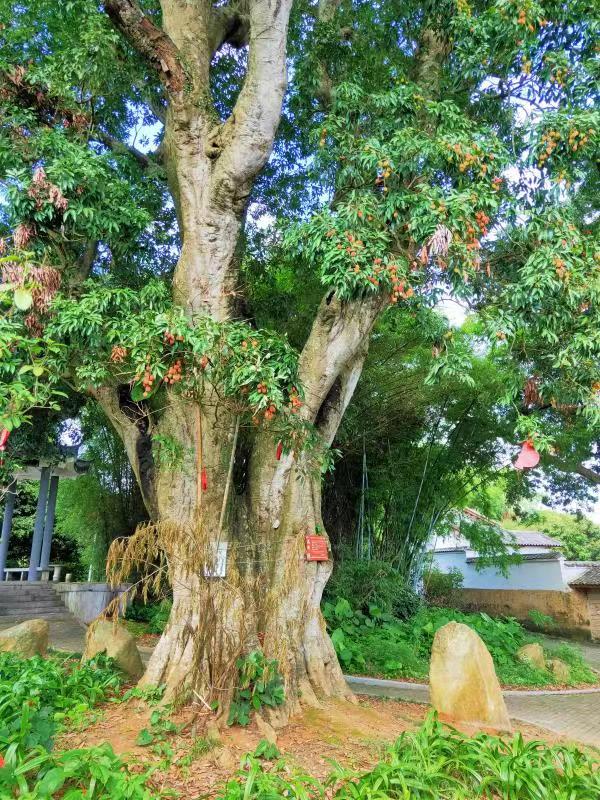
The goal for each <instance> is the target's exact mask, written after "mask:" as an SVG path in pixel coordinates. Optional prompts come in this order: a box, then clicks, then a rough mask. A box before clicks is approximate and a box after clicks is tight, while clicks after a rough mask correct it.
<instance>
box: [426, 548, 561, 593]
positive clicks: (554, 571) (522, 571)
mask: <svg viewBox="0 0 600 800" xmlns="http://www.w3.org/2000/svg"><path fill="white" fill-rule="evenodd" d="M538 552H539V551H538ZM433 564H434V566H435V567H437V569H439V570H440V571H441V572H449V571H450V570H451V569H452V568H457V569H459V570H460V572H461V573H462V574H463V578H464V582H463V587H464V588H465V589H542V590H544V589H545V590H547V591H559V592H561V591H567V590H568V586H567V583H566V580H565V578H564V576H563V572H562V568H561V567H562V564H561V561H524V562H523V563H522V564H514V565H512V566H510V568H509V576H508V578H505V577H504V576H503V575H502V574H501V573H499V572H497V570H496V569H495V568H494V567H487V568H485V569H482V570H479V571H478V570H476V569H475V564H473V563H471V564H469V563H467V559H466V555H465V553H464V552H462V551H458V552H456V551H455V552H453V553H434V554H433Z"/></svg>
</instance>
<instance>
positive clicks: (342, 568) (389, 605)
mask: <svg viewBox="0 0 600 800" xmlns="http://www.w3.org/2000/svg"><path fill="white" fill-rule="evenodd" d="M338 597H345V598H346V600H348V601H349V603H350V604H351V606H352V607H353V608H355V609H357V610H359V611H362V612H363V613H365V614H366V613H368V612H369V608H370V607H372V606H376V607H377V608H379V609H380V610H381V611H382V612H383V613H384V614H394V616H396V617H398V619H407V618H408V617H410V616H412V615H413V614H414V613H415V612H416V611H417V609H418V608H419V606H420V605H421V601H420V600H419V597H418V595H417V594H416V593H415V592H414V591H413V590H412V589H411V588H410V586H407V585H406V582H405V581H404V579H403V578H402V576H401V575H400V573H399V572H397V571H396V570H395V569H394V568H393V567H392V566H390V564H388V563H387V562H385V561H355V560H352V559H344V561H341V562H339V563H338V564H336V566H335V568H334V570H333V575H332V576H331V578H330V579H329V583H328V584H327V586H326V587H325V599H326V600H329V601H332V600H335V599H336V598H338Z"/></svg>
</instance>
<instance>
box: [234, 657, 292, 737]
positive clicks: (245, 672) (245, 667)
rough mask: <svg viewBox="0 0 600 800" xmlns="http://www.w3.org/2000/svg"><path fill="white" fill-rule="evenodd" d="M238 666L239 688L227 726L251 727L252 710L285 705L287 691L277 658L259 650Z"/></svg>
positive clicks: (238, 663)
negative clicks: (267, 655)
mask: <svg viewBox="0 0 600 800" xmlns="http://www.w3.org/2000/svg"><path fill="white" fill-rule="evenodd" d="M236 666H237V669H238V680H237V684H238V685H237V688H236V690H235V693H234V695H233V699H232V701H231V705H230V707H229V717H228V719H227V724H228V725H234V724H236V723H237V724H238V725H248V723H249V722H250V714H251V713H252V712H253V711H260V710H261V708H262V707H263V706H268V707H269V708H274V707H275V706H280V705H282V704H283V702H284V700H285V691H284V688H283V680H282V678H281V675H280V673H279V665H278V663H277V661H276V660H275V659H271V660H269V659H266V658H265V656H264V654H263V653H262V652H261V651H260V650H254V651H253V652H252V653H248V655H247V656H244V657H243V658H238V660H237V662H236Z"/></svg>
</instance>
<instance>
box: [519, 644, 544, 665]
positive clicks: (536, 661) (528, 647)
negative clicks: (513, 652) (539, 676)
mask: <svg viewBox="0 0 600 800" xmlns="http://www.w3.org/2000/svg"><path fill="white" fill-rule="evenodd" d="M517 658H518V659H519V661H523V662H525V663H526V664H531V666H532V667H536V669H546V657H545V656H544V648H543V647H542V645H541V644H537V642H533V643H532V644H524V645H523V647H520V648H519V649H518V650H517Z"/></svg>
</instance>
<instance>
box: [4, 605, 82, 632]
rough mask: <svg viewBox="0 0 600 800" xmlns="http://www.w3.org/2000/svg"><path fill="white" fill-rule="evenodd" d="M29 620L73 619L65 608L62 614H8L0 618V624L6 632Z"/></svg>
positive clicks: (64, 620)
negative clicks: (11, 627) (9, 628)
mask: <svg viewBox="0 0 600 800" xmlns="http://www.w3.org/2000/svg"><path fill="white" fill-rule="evenodd" d="M30 619H46V620H62V621H63V622H67V621H69V622H72V621H73V619H74V617H73V615H72V614H70V613H69V612H68V611H67V609H66V608H65V609H63V611H62V612H58V611H53V612H52V613H48V612H45V613H43V614H10V615H7V616H0V624H1V625H2V630H6V628H8V627H10V626H11V625H18V624H19V623H21V622H27V621H28V620H30Z"/></svg>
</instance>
